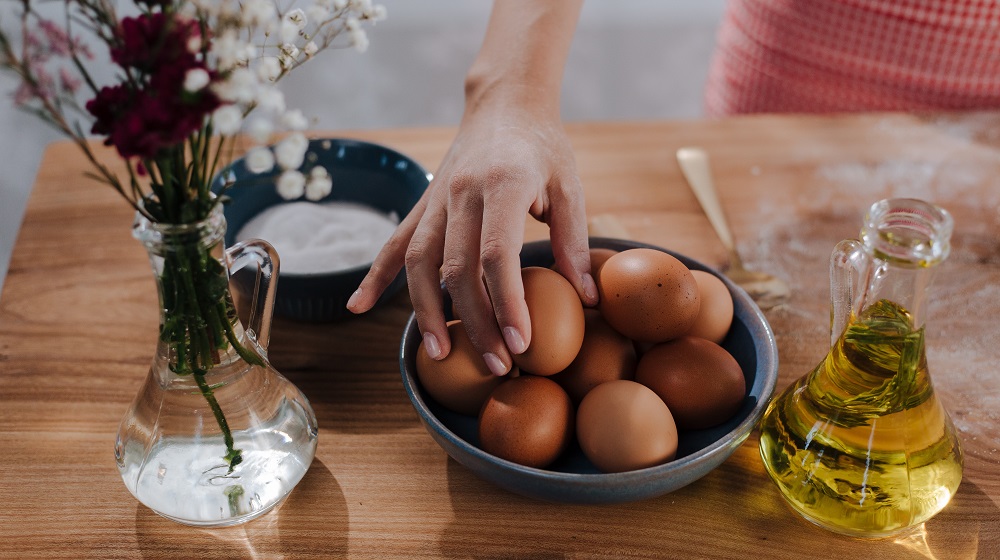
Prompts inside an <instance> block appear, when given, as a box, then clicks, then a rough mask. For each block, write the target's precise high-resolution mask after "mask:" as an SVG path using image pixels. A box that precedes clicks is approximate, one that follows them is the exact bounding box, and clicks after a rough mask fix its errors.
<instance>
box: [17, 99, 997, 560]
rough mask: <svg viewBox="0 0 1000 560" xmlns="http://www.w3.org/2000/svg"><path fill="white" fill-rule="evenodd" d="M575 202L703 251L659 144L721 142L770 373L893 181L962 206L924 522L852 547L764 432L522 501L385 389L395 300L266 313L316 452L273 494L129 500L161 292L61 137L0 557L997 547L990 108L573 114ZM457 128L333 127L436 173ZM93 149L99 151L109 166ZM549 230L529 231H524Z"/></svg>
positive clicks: (696, 216)
mask: <svg viewBox="0 0 1000 560" xmlns="http://www.w3.org/2000/svg"><path fill="white" fill-rule="evenodd" d="M569 130H570V134H571V136H572V139H573V142H574V145H575V147H576V150H577V160H578V164H579V169H580V175H581V177H582V179H583V182H584V185H585V187H586V191H587V208H588V212H590V213H591V214H592V215H598V214H608V213H610V214H613V215H615V216H618V217H619V218H621V219H622V221H623V222H624V223H626V224H628V227H629V231H630V234H631V235H632V236H633V237H634V238H636V239H640V240H643V241H648V242H652V243H655V244H658V245H661V246H665V247H670V248H672V249H675V250H678V251H681V252H683V253H686V254H689V255H690V256H693V257H695V258H698V259H701V260H703V261H705V262H708V263H710V264H720V263H721V261H722V259H723V258H724V255H725V253H724V251H723V250H722V247H721V246H720V244H719V242H718V241H717V240H716V239H715V237H714V236H713V234H712V233H711V230H710V229H709V225H708V222H707V220H706V219H705V218H704V217H703V216H702V214H701V212H700V211H699V210H698V207H697V205H696V202H695V199H694V197H693V195H692V194H691V193H690V191H689V190H688V189H687V188H686V187H685V186H684V184H683V182H682V178H681V175H680V171H679V169H678V167H677V165H676V163H675V161H674V159H673V153H674V151H675V150H676V149H677V148H678V147H680V146H683V145H701V146H703V147H705V148H708V149H709V150H710V152H711V154H712V156H713V165H714V171H715V175H716V179H717V183H718V186H719V188H720V190H721V198H722V201H723V204H724V206H725V209H726V211H727V212H728V214H729V216H730V218H731V221H732V222H733V226H734V231H735V234H736V236H737V238H738V240H739V247H740V250H741V251H742V253H743V255H744V257H745V258H744V260H745V261H746V263H747V265H748V266H749V267H752V268H760V269H766V270H769V271H771V272H774V273H775V274H778V275H779V276H781V277H782V278H784V279H785V280H786V281H787V282H788V283H789V285H790V286H791V288H792V290H793V297H792V299H791V300H790V302H789V303H788V304H787V305H785V306H782V307H778V308H775V309H772V310H770V311H768V312H767V317H768V320H769V321H770V323H771V325H772V327H773V329H774V332H775V335H776V338H777V341H778V346H779V353H780V359H781V366H780V380H779V383H778V388H779V390H780V389H781V388H783V387H785V386H786V385H788V384H789V383H790V382H791V381H792V380H794V379H796V378H798V377H799V376H801V375H802V374H804V373H805V372H807V371H808V370H809V369H811V368H812V367H813V366H814V365H815V364H816V363H817V362H818V361H819V360H820V359H821V358H822V357H823V356H824V355H825V353H826V351H827V346H828V343H829V333H828V329H829V304H828V296H827V294H828V290H829V288H828V286H829V283H828V276H827V267H828V264H827V263H828V256H829V254H830V252H831V250H832V248H833V246H834V245H835V244H836V243H837V242H838V241H839V240H841V239H843V238H848V237H854V236H856V235H857V232H858V229H859V227H860V220H861V216H862V214H863V212H864V210H865V209H866V208H867V207H868V206H869V205H870V204H871V203H872V202H873V201H875V200H877V199H880V198H884V197H888V196H903V195H906V196H917V197H921V198H925V199H929V200H934V201H936V202H938V203H940V204H942V205H943V206H945V207H946V208H948V209H949V210H950V211H951V212H952V213H953V214H954V216H955V223H956V226H955V233H954V236H953V247H954V248H953V251H952V255H951V257H950V258H949V259H948V261H946V263H945V264H944V265H943V266H942V267H941V270H940V273H939V275H938V277H937V282H936V284H935V286H936V287H935V288H934V290H935V292H934V296H933V297H932V299H931V307H930V311H929V322H928V333H927V339H928V345H929V347H928V359H929V362H930V368H931V372H932V376H933V379H934V383H935V389H936V391H937V393H938V395H939V396H940V398H941V399H942V400H943V402H944V403H945V405H946V407H948V409H949V410H950V412H951V415H952V417H953V419H954V421H955V423H956V425H957V427H958V430H959V433H960V435H961V438H962V442H963V444H964V448H965V454H966V455H965V479H964V481H963V483H962V485H961V487H960V488H959V491H958V494H957V495H956V496H955V497H954V499H953V500H952V502H951V504H950V505H949V506H948V507H947V508H946V509H945V510H944V511H943V512H942V513H941V514H939V515H938V516H937V517H935V518H934V519H932V520H931V521H929V522H928V523H926V524H925V526H924V527H923V529H922V530H921V531H918V532H916V533H914V534H912V535H909V536H907V537H902V538H896V539H884V540H876V541H867V540H856V539H851V538H846V537H842V536H838V535H835V534H832V533H829V532H826V531H824V530H822V529H818V528H816V527H814V526H812V525H810V524H809V523H807V522H805V521H803V520H802V519H800V518H799V517H798V516H797V515H796V514H795V513H793V512H792V511H791V510H790V509H788V508H787V507H786V506H785V505H784V502H783V501H782V499H781V498H780V497H779V495H778V492H777V490H776V488H775V487H774V485H773V484H772V483H771V482H770V481H769V480H768V478H767V476H766V475H765V473H764V470H763V467H762V465H761V460H760V457H759V455H758V453H757V440H756V435H754V436H751V438H750V439H749V440H748V441H747V442H746V444H745V445H743V446H742V447H741V448H740V449H739V450H738V451H737V452H736V453H735V454H734V455H733V456H732V457H731V458H730V459H729V460H728V461H727V462H726V463H724V464H723V465H722V466H721V467H719V468H718V469H716V470H715V471H713V472H712V473H710V474H709V475H707V476H706V477H704V478H703V479H701V480H699V481H697V482H695V483H694V484H691V485H690V486H687V487H685V488H683V489H681V490H678V491H676V492H674V493H672V494H668V495H666V496H663V497H660V498H656V499H651V500H647V501H643V502H639V503H633V504H625V505H609V506H569V505H558V504H551V503H543V502H538V501H533V500H530V499H527V498H523V497H520V496H517V495H514V494H511V493H508V492H506V491H504V490H501V489H499V488H497V487H494V486H492V485H490V484H489V483H487V482H484V481H482V480H480V479H478V478H477V477H475V476H474V475H473V474H472V473H471V472H470V471H468V470H466V469H465V468H464V467H462V466H461V465H459V464H458V463H456V462H455V461H453V460H451V459H449V458H448V457H447V456H446V455H445V453H444V452H443V451H442V450H441V449H440V448H439V447H438V446H437V445H436V444H435V443H434V442H433V441H432V440H431V438H430V436H429V435H428V434H427V433H425V431H424V429H423V427H422V426H421V425H420V423H419V422H418V419H417V415H416V414H415V413H414V411H413V409H412V408H411V406H410V403H409V401H408V399H407V397H406V394H405V393H404V391H403V388H402V385H401V381H400V375H399V370H398V364H397V359H396V356H397V352H398V345H399V336H400V333H401V329H402V327H403V324H404V322H405V321H406V319H407V316H408V314H409V307H408V305H409V304H408V300H407V298H406V296H405V294H402V295H400V296H399V297H398V298H397V299H396V301H395V302H394V303H393V304H392V305H390V306H388V307H386V308H383V309H380V310H378V311H376V312H373V313H370V314H369V315H367V316H364V317H360V318H356V319H353V320H351V321H349V322H346V323H341V324H329V325H319V326H315V325H304V324H296V323H292V322H288V321H280V320H279V321H277V322H276V323H275V325H274V330H273V337H272V343H271V349H270V351H271V357H272V359H273V362H274V364H275V365H276V366H277V367H278V368H279V369H280V370H281V371H282V372H284V373H285V374H286V376H288V377H289V378H290V379H291V380H292V381H293V382H294V383H296V384H297V385H298V386H299V387H301V388H302V389H303V390H304V391H305V393H306V394H307V395H308V397H309V399H310V400H311V401H312V404H313V406H314V407H315V410H316V414H317V416H318V418H319V423H320V429H321V431H320V440H319V449H318V452H317V455H316V460H315V461H314V462H313V464H312V467H311V469H310V470H309V472H308V474H307V475H306V477H305V478H304V479H303V481H302V482H301V484H300V485H299V486H298V487H297V488H296V489H295V491H294V492H293V493H292V494H291V496H290V497H289V499H288V500H287V501H286V502H285V504H284V505H283V506H282V507H281V508H280V509H279V510H277V511H275V512H272V513H270V514H268V515H267V516H265V517H263V518H261V519H259V520H256V521H254V522H251V523H248V524H246V525H243V526H240V527H236V528H229V529H221V530H201V529H194V528H190V527H185V526H181V525H177V524H175V523H173V522H170V521H167V520H165V519H162V518H160V517H159V516H157V515H156V514H154V513H152V512H151V511H150V510H148V509H147V508H145V507H143V506H141V505H139V504H138V502H136V500H135V499H133V498H132V496H131V495H130V494H129V493H128V491H127V490H126V489H125V486H124V485H123V484H122V482H121V479H120V478H119V475H118V471H117V468H116V467H115V462H114V457H113V454H112V445H113V443H114V437H115V433H116V430H117V427H118V421H119V419H120V417H121V415H122V414H123V413H124V411H125V409H126V406H127V405H128V403H129V402H130V400H131V399H132V397H133V396H134V395H135V393H136V392H137V390H138V387H139V384H140V382H141V380H142V379H143V377H144V375H145V373H146V368H147V367H148V364H149V361H150V355H151V352H152V351H153V348H154V344H155V338H156V328H157V327H156V322H157V314H156V309H155V307H156V294H155V287H154V283H153V279H152V274H151V271H150V268H149V264H148V262H147V260H146V254H145V251H144V250H143V249H142V247H140V245H139V244H138V243H137V242H135V241H134V240H132V239H131V237H130V231H129V226H130V223H131V213H130V211H129V210H128V209H127V207H126V206H125V204H123V203H122V202H121V201H120V200H119V199H118V198H117V195H115V194H114V193H113V192H111V190H110V189H107V188H104V187H102V186H99V185H95V184H89V183H87V182H86V181H85V180H83V179H82V178H81V174H82V172H83V171H84V170H85V169H86V167H85V165H84V163H83V160H82V159H81V158H80V157H79V155H78V154H77V153H76V152H75V149H74V148H73V147H72V146H69V145H67V144H54V145H53V146H52V147H51V148H50V149H49V150H48V151H47V153H46V154H45V158H44V161H43V162H42V165H41V171H40V173H39V176H38V181H37V183H36V185H35V188H34V192H33V193H32V195H31V199H30V201H29V203H28V209H27V215H26V217H25V220H24V225H23V226H22V228H21V234H20V237H19V239H18V241H17V245H16V247H15V249H14V255H13V260H12V262H11V266H10V273H9V276H8V278H7V281H6V284H5V286H4V291H3V294H2V298H0V476H2V479H0V557H3V558H197V557H209V558H234V557H236V558H243V557H245V558H338V557H398V558H411V557H421V556H430V557H452V558H463V557H477V558H480V557H482V558H489V557H509V558H538V557H541V558H561V557H569V558H596V557H626V556H627V557H674V558H694V557H731V558H754V557H756V558H838V559H842V558H859V557H864V558H869V557H871V558H889V557H892V558H976V557H979V558H996V557H998V556H1000V450H998V448H1000V442H998V438H997V424H998V420H1000V366H998V364H1000V213H998V208H1000V115H997V114H986V115H983V114H980V115H965V116H962V115H935V116H926V117H918V116H907V115H870V116H852V117H837V118H821V117H774V116H761V117H746V118H735V119H728V120H719V121H694V122H654V123H593V124H574V125H571V126H570V127H569ZM453 132H454V131H453V130H452V129H447V128H444V129H419V130H385V131H368V132H341V133H339V134H338V135H346V136H353V137H358V138H363V139H368V140H374V141H378V142H382V143H385V144H388V145H390V146H393V147H395V148H397V149H399V150H401V151H403V152H405V153H408V154H410V155H412V156H414V157H415V158H416V159H417V160H419V161H421V162H422V163H424V164H425V165H426V166H427V167H428V168H429V169H434V168H435V167H436V165H437V164H438V162H439V161H440V158H441V157H442V155H443V154H444V152H445V150H446V148H447V146H448V143H449V141H450V138H451V135H452V134H453ZM110 159H111V158H109V160H110ZM544 235H545V230H544V228H540V227H534V226H531V227H529V237H531V238H537V237H541V236H544Z"/></svg>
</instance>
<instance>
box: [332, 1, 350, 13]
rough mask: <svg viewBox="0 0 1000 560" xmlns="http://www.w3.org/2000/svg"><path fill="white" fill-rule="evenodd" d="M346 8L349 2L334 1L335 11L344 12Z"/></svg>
mask: <svg viewBox="0 0 1000 560" xmlns="http://www.w3.org/2000/svg"><path fill="white" fill-rule="evenodd" d="M346 7H347V0H333V9H334V10H338V11H339V10H343V9H344V8H346Z"/></svg>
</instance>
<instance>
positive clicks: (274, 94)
mask: <svg viewBox="0 0 1000 560" xmlns="http://www.w3.org/2000/svg"><path fill="white" fill-rule="evenodd" d="M257 107H258V108H259V109H260V110H261V111H263V112H266V113H284V112H285V94H283V93H281V90H279V89H276V88H273V87H261V88H260V89H259V91H258V92H257Z"/></svg>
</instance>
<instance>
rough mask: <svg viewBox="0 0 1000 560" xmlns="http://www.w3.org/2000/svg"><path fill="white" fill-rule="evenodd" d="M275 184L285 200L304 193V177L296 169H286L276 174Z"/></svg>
mask: <svg viewBox="0 0 1000 560" xmlns="http://www.w3.org/2000/svg"><path fill="white" fill-rule="evenodd" d="M275 186H276V187H277V189H278V194H279V195H281V198H284V199H285V200H292V199H294V198H299V197H300V196H302V195H303V194H305V187H306V177H305V175H303V174H302V173H299V172H298V171H295V170H288V171H285V172H284V173H282V174H281V175H280V176H278V181H277V183H276V184H275Z"/></svg>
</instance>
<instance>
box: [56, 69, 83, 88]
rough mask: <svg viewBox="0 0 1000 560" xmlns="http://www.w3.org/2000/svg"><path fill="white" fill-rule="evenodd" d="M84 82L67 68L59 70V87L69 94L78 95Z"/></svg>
mask: <svg viewBox="0 0 1000 560" xmlns="http://www.w3.org/2000/svg"><path fill="white" fill-rule="evenodd" d="M81 84H82V82H81V81H80V78H78V77H76V76H75V75H73V73H72V72H70V71H69V70H68V69H66V68H60V69H59V86H60V87H62V89H63V91H65V92H67V93H76V90H78V89H80V85H81Z"/></svg>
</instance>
